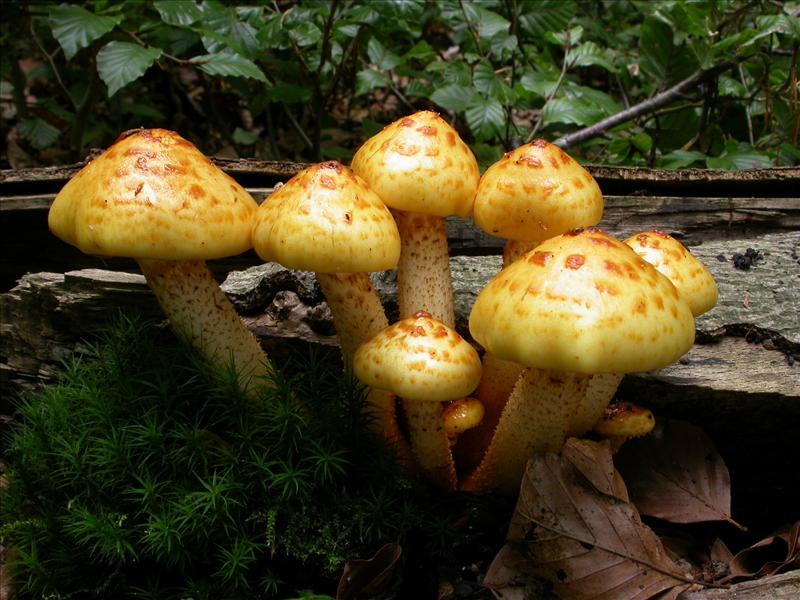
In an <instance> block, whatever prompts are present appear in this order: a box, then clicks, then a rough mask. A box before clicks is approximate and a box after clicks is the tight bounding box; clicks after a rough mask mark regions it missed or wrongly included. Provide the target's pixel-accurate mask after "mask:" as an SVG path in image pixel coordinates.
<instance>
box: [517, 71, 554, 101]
mask: <svg viewBox="0 0 800 600" xmlns="http://www.w3.org/2000/svg"><path fill="white" fill-rule="evenodd" d="M520 85H521V86H522V88H523V89H524V90H526V91H528V92H531V93H533V94H536V95H537V96H539V97H541V98H546V97H548V96H549V95H550V94H552V93H553V90H555V89H556V85H558V80H557V79H552V78H550V77H549V76H548V75H545V74H544V73H540V72H538V71H533V72H529V73H525V75H523V76H522V78H521V79H520Z"/></svg>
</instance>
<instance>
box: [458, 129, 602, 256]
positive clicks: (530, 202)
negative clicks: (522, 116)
mask: <svg viewBox="0 0 800 600" xmlns="http://www.w3.org/2000/svg"><path fill="white" fill-rule="evenodd" d="M602 216H603V195H602V194H601V193H600V187H599V186H598V185H597V182H596V181H595V179H594V177H592V175H591V173H589V172H588V171H587V170H586V169H584V168H583V167H582V166H581V165H580V164H578V162H577V161H576V160H575V159H573V158H572V157H571V156H569V155H568V154H567V153H566V152H564V151H563V150H561V149H560V148H559V147H558V146H554V145H553V144H551V143H549V142H547V141H545V140H541V139H538V140H534V141H532V142H531V143H529V144H525V145H523V146H520V147H519V148H517V149H515V150H513V151H512V152H507V153H506V154H505V155H504V156H503V158H501V159H500V160H499V161H497V162H496V163H494V164H493V165H492V166H490V167H489V168H488V169H487V170H486V172H485V173H484V174H483V176H482V177H481V180H480V184H479V185H478V190H477V193H476V195H475V206H474V216H473V218H474V220H475V224H476V225H477V226H478V227H480V228H481V229H482V230H483V231H485V232H486V233H488V234H489V235H493V236H495V237H500V238H503V239H505V240H508V241H507V242H506V246H505V250H504V251H503V264H504V265H508V264H510V263H512V262H513V261H514V260H516V259H517V258H519V257H520V256H522V255H523V254H525V253H526V252H527V251H528V250H531V249H532V248H533V247H534V246H536V245H537V244H539V243H541V242H543V241H544V240H546V239H549V238H551V237H555V236H557V235H560V234H562V233H565V232H567V231H569V230H571V229H575V228H577V227H590V226H593V225H597V223H599V222H600V218H601V217H602Z"/></svg>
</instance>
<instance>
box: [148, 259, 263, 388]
mask: <svg viewBox="0 0 800 600" xmlns="http://www.w3.org/2000/svg"><path fill="white" fill-rule="evenodd" d="M137 262H138V263H139V268H140V269H141V270H142V273H143V274H144V276H145V279H147V283H148V284H149V285H150V288H151V289H152V290H153V293H154V294H155V296H156V298H157V299H158V303H159V304H160V305H161V309H162V310H163V311H164V314H165V315H166V316H167V318H168V319H169V322H170V325H171V326H172V330H173V331H174V332H175V334H176V335H177V336H178V338H179V339H181V340H182V341H183V342H185V343H187V344H189V345H190V346H192V347H193V348H195V349H197V350H198V351H199V352H200V353H201V355H202V356H203V357H204V358H205V359H206V360H207V361H208V362H209V363H210V364H212V365H214V366H217V367H225V366H227V365H229V364H230V362H233V363H234V365H235V368H236V372H237V373H238V374H239V384H240V385H241V388H242V390H243V391H244V392H245V393H246V394H247V396H248V397H255V396H257V395H258V392H259V390H261V389H264V388H269V387H272V381H271V379H270V378H269V377H270V374H271V372H272V364H271V363H270V361H269V359H268V358H267V355H266V353H265V352H264V350H263V348H262V347H261V344H259V343H258V340H257V339H256V338H255V336H254V335H253V334H252V333H250V331H249V330H248V329H247V327H246V326H245V325H244V323H242V320H241V319H240V318H239V315H238V314H237V313H236V310H235V309H234V308H233V305H232V304H231V303H230V302H229V301H228V298H227V297H226V296H225V294H224V293H223V292H222V290H221V289H220V287H219V284H218V283H217V280H216V279H215V278H214V276H213V275H212V274H211V271H209V269H208V266H207V265H206V263H205V262H204V261H202V260H180V261H177V260H153V259H139V260H138V261H137Z"/></svg>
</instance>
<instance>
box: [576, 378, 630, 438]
mask: <svg viewBox="0 0 800 600" xmlns="http://www.w3.org/2000/svg"><path fill="white" fill-rule="evenodd" d="M622 377H623V376H622V375H620V374H617V373H599V374H597V375H591V376H590V377H589V381H588V382H587V384H586V391H585V392H584V393H583V394H582V395H581V397H580V398H579V399H578V405H577V407H576V409H575V414H574V415H573V416H572V420H571V421H570V426H569V430H568V431H567V435H568V436H574V437H580V436H582V435H583V434H584V433H586V432H587V431H589V430H590V429H591V428H592V427H593V426H594V424H595V423H597V421H599V420H600V419H601V418H602V417H603V413H604V412H605V410H606V407H607V406H608V403H609V402H611V399H612V398H613V397H614V394H616V393H617V388H618V387H619V384H620V382H621V381H622Z"/></svg>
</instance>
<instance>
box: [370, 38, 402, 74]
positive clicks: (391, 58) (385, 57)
mask: <svg viewBox="0 0 800 600" xmlns="http://www.w3.org/2000/svg"><path fill="white" fill-rule="evenodd" d="M367 56H368V57H369V61H370V62H371V63H372V64H374V65H375V66H376V67H378V68H379V69H380V70H382V71H391V70H392V69H394V68H395V67H396V66H398V65H399V64H402V62H403V59H402V58H400V57H399V56H398V55H397V54H395V53H394V52H392V51H391V50H389V49H388V48H386V46H384V45H383V44H381V43H380V42H379V41H378V39H377V38H374V37H373V38H370V39H369V42H367Z"/></svg>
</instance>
